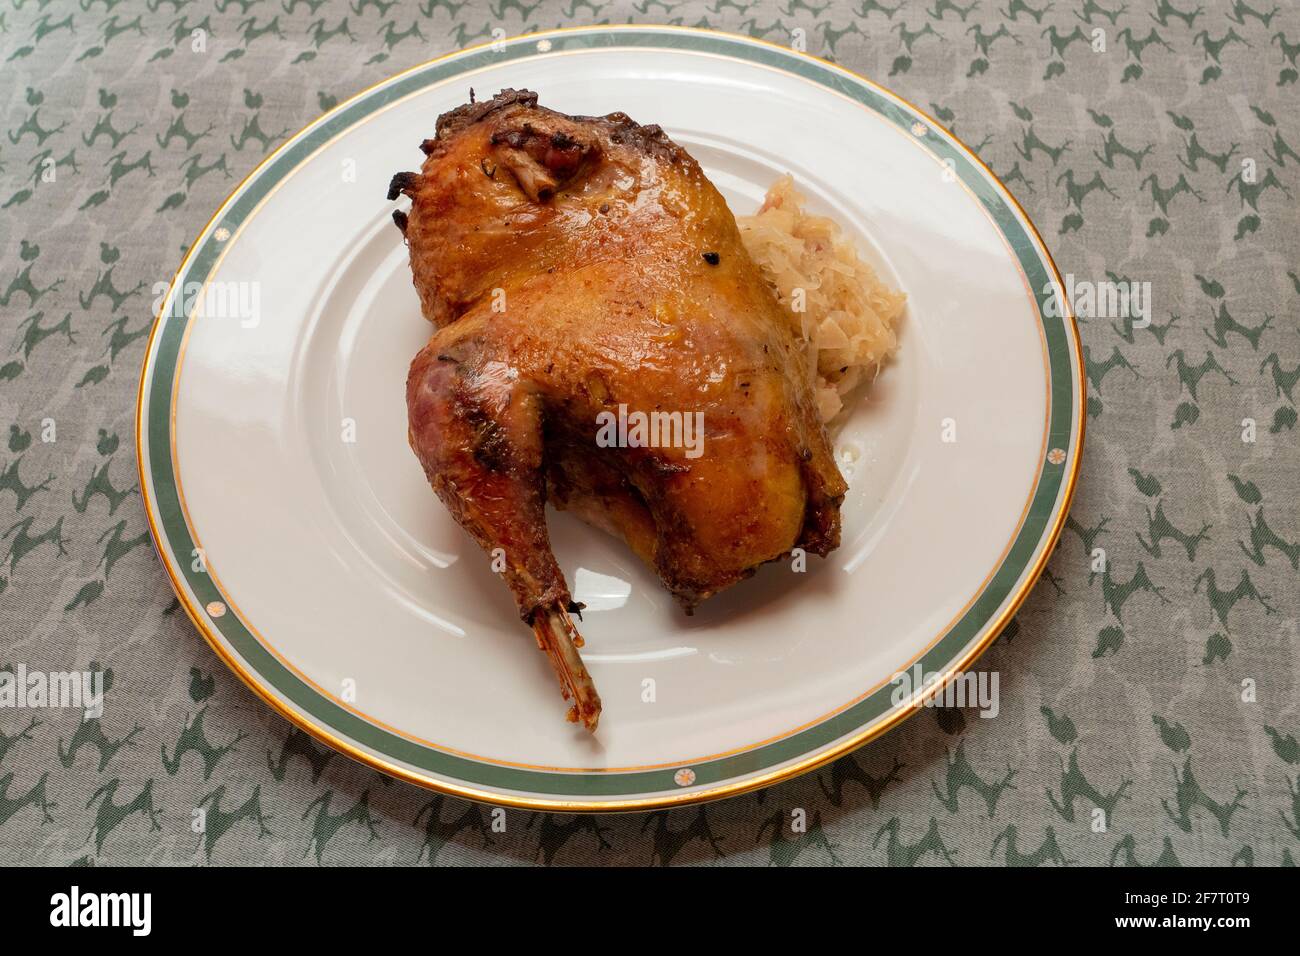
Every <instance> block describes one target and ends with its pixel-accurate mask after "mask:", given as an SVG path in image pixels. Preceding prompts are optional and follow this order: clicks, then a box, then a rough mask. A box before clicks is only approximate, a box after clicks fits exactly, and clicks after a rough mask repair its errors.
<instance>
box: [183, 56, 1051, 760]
mask: <svg viewBox="0 0 1300 956" xmlns="http://www.w3.org/2000/svg"><path fill="white" fill-rule="evenodd" d="M608 49H609V48H585V49H576V50H565V51H559V52H557V53H550V54H545V55H543V56H544V58H547V59H549V58H551V57H556V56H566V55H573V56H582V55H585V54H592V53H601V52H608ZM654 49H657V50H669V51H671V52H678V53H683V54H685V55H689V56H699V57H705V58H710V59H720V60H725V61H730V62H733V63H742V64H744V65H745V66H747V67H753V68H755V69H761V70H767V71H770V72H773V73H777V74H778V75H780V76H783V77H787V78H793V79H795V80H798V81H801V82H804V83H807V84H809V85H810V86H812V87H814V88H815V89H816V90H818V91H819V92H825V93H829V94H832V95H835V96H838V97H840V98H841V99H843V100H844V101H845V102H846V103H848V104H849V105H850V106H852V107H853V108H854V109H861V108H863V104H862V103H860V102H859V101H857V100H854V99H853V98H851V97H849V96H847V95H845V94H844V93H842V92H840V91H838V90H833V89H830V88H829V87H826V86H824V85H823V84H820V83H817V82H816V81H814V80H812V79H809V78H808V77H804V76H799V75H798V74H793V73H790V72H789V71H788V70H781V69H778V68H776V67H773V66H770V65H768V64H763V63H755V62H753V61H749V60H742V59H738V58H736V57H733V56H725V55H723V54H719V53H713V52H702V51H698V50H684V49H676V48H667V47H656V48H654ZM435 62H436V61H435ZM496 67H497V65H496V64H494V65H491V66H485V67H479V68H477V69H474V70H467V71H465V72H464V73H458V74H456V76H454V77H448V78H446V79H445V80H441V81H439V82H437V83H435V84H431V85H430V86H427V87H423V88H421V89H420V90H415V91H413V92H411V93H408V94H406V95H405V96H402V97H400V98H398V99H396V100H394V101H392V102H391V103H386V104H385V105H384V106H382V107H380V108H379V109H377V110H374V111H373V112H371V113H368V114H367V115H366V116H365V117H364V119H363V120H361V121H359V122H358V123H356V124H353V126H350V127H348V129H346V130H342V131H340V132H339V133H337V134H335V135H334V136H332V137H331V138H330V139H329V140H327V141H326V142H325V143H323V144H322V145H320V146H319V147H317V148H316V149H314V150H313V151H312V152H311V153H310V154H309V155H308V156H306V157H305V158H304V159H303V160H302V161H301V162H300V163H298V164H297V165H296V166H294V168H293V169H290V170H289V171H288V172H287V173H286V174H285V175H284V177H283V178H281V179H280V180H279V181H278V182H277V183H275V184H274V185H273V186H271V188H270V189H269V190H267V192H266V195H264V196H263V197H262V198H261V199H259V200H258V202H257V203H256V205H254V206H253V208H252V209H251V210H250V211H249V212H248V214H247V215H246V216H245V217H244V219H243V220H242V221H241V222H240V224H239V225H238V226H237V227H236V228H235V231H234V232H233V233H232V234H231V235H230V236H229V237H228V238H227V239H226V240H225V241H224V242H223V245H222V248H221V250H220V251H219V252H218V254H217V256H216V258H215V260H214V262H213V265H212V268H211V273H213V274H215V273H216V272H217V271H218V270H219V269H220V267H221V263H222V262H224V261H225V258H226V256H227V255H228V254H229V252H230V250H231V249H232V248H233V247H234V245H235V242H236V241H237V240H238V238H239V237H240V236H241V235H242V234H243V232H244V230H245V229H246V228H247V227H248V226H249V224H250V223H251V222H252V220H253V218H254V217H255V216H256V215H257V214H258V213H259V212H261V210H262V209H263V208H264V207H265V206H266V204H267V203H268V202H270V200H271V198H272V197H273V196H274V195H275V194H276V193H277V192H278V191H279V190H280V188H281V187H282V186H284V185H285V184H286V183H287V182H288V180H289V179H291V178H292V177H293V176H294V174H296V173H297V172H298V171H299V170H300V169H302V168H304V167H305V166H306V165H307V164H308V163H310V162H311V161H312V160H313V159H314V158H315V157H316V156H318V155H320V154H321V153H323V152H324V151H325V150H326V149H328V148H329V147H330V146H331V145H333V144H334V143H335V142H336V141H337V140H338V139H339V137H342V136H344V135H346V134H347V133H348V132H350V131H351V130H353V129H355V128H356V127H357V126H359V125H360V123H361V122H369V121H370V120H371V119H374V118H375V117H377V116H379V115H381V114H382V113H385V112H387V111H388V110H390V109H392V108H394V107H396V106H398V105H400V104H402V103H404V102H406V101H407V100H409V99H413V98H415V97H417V96H420V95H422V94H424V93H426V92H427V91H429V90H431V89H436V88H438V87H440V86H444V85H446V84H448V83H450V82H451V81H452V80H461V79H466V78H471V77H473V76H475V75H477V74H480V73H483V72H486V71H490V70H493V69H495V68H496ZM417 69H418V67H417ZM385 82H387V81H385ZM326 115H327V116H328V114H326ZM313 125H314V124H313ZM885 125H886V128H887V129H889V130H890V131H891V132H893V133H896V134H898V135H899V136H902V137H903V138H904V139H905V140H907V141H908V142H910V143H911V144H912V145H913V146H914V147H915V148H916V149H918V150H919V151H920V152H921V155H923V156H924V157H926V158H927V159H929V160H931V161H934V162H935V163H936V165H943V164H942V163H941V162H940V161H938V160H937V158H936V157H935V156H934V154H933V153H931V152H930V151H929V150H927V149H925V147H924V146H923V145H922V144H921V143H920V142H919V141H918V139H917V137H916V136H915V135H914V134H910V133H909V132H908V131H905V130H902V129H899V128H898V127H897V126H895V125H894V124H892V123H886V124H885ZM305 129H306V128H304V131H305ZM297 135H298V134H295V136H294V137H293V138H297ZM285 145H288V144H287V143H286V144H285ZM273 155H274V154H273ZM956 182H957V184H958V185H960V186H961V188H962V189H963V190H964V191H965V192H966V194H967V195H968V196H970V197H971V199H972V200H973V201H974V202H975V205H976V208H978V209H979V211H980V213H981V214H982V215H983V216H984V218H985V219H986V220H988V222H989V223H990V224H991V225H992V228H993V232H994V234H995V235H996V236H997V237H998V241H999V242H1001V243H1002V246H1003V248H1004V249H1006V250H1007V253H1008V255H1009V257H1010V259H1011V261H1012V263H1013V264H1014V266H1015V269H1016V272H1017V274H1018V275H1019V276H1020V279H1021V282H1022V284H1023V285H1024V289H1025V292H1026V294H1027V295H1028V297H1029V300H1030V307H1031V311H1033V310H1037V309H1038V302H1037V299H1036V298H1035V296H1034V293H1033V289H1032V287H1031V286H1030V284H1029V277H1028V276H1027V275H1026V274H1025V271H1024V269H1023V267H1022V266H1021V265H1020V261H1019V258H1018V257H1017V256H1016V253H1015V250H1014V249H1013V248H1012V247H1011V244H1010V243H1009V242H1008V241H1007V238H1006V236H1005V235H1003V234H1002V232H1001V230H1000V229H999V228H998V226H997V223H996V221H994V219H993V217H992V215H991V214H990V213H989V212H988V210H987V209H985V208H984V206H983V203H982V202H980V200H979V197H978V196H976V195H975V193H974V191H973V190H972V189H971V188H970V186H969V185H968V184H967V183H966V182H965V181H963V180H961V179H957V180H956ZM223 205H225V204H223ZM193 317H194V318H198V317H200V316H199V315H198V314H197V313H195V314H194V316H193ZM194 326H195V322H194V321H191V322H189V323H188V324H187V325H186V327H185V330H184V332H183V333H182V337H181V343H180V347H179V351H178V355H177V359H176V371H175V374H174V377H173V382H172V394H171V409H170V411H171V415H170V422H169V424H170V437H171V445H170V446H169V449H168V450H169V452H170V454H171V461H172V470H173V473H174V475H175V483H176V493H177V498H178V501H179V504H180V508H181V514H182V517H183V519H184V521H185V526H186V528H187V530H188V531H189V533H190V537H191V539H192V540H193V542H194V544H195V545H196V546H199V547H202V542H201V541H200V540H199V535H198V532H197V529H196V528H195V525H194V521H193V519H192V518H191V516H190V510H189V506H188V502H187V501H186V498H185V489H184V486H183V484H182V482H181V478H180V456H179V452H178V451H177V442H176V406H177V401H178V397H179V393H180V379H181V374H182V372H183V366H184V358H185V352H186V349H187V347H188V344H189V339H190V334H191V333H192V331H193V329H194ZM1035 328H1036V331H1037V333H1038V341H1039V343H1040V346H1041V351H1042V357H1043V368H1044V373H1043V377H1044V382H1043V384H1044V391H1045V398H1044V410H1045V415H1044V419H1043V437H1042V441H1041V443H1040V445H1039V452H1038V458H1037V459H1036V466H1035V468H1034V471H1033V473H1032V474H1031V481H1030V486H1029V496H1028V497H1027V498H1026V499H1025V505H1024V507H1023V508H1022V509H1021V510H1020V515H1019V516H1018V518H1017V520H1016V523H1015V526H1014V528H1013V529H1012V532H1011V535H1010V537H1009V538H1008V540H1007V543H1006V545H1005V546H1004V547H1003V548H1002V550H1001V551H1000V552H999V553H998V556H997V558H996V559H995V560H994V561H993V562H992V567H991V568H990V570H989V572H988V574H986V575H985V576H984V579H983V580H982V581H980V583H979V584H978V585H977V586H976V587H975V589H974V592H973V593H972V595H971V596H970V598H968V599H967V601H966V603H965V604H964V605H962V607H961V608H959V609H958V610H957V611H956V612H955V613H954V615H953V616H952V618H951V619H950V620H949V621H948V623H947V624H945V625H944V626H943V627H942V628H940V629H939V632H938V634H937V635H936V636H935V637H934V638H933V639H932V640H931V641H930V642H929V643H928V644H926V645H925V646H924V647H922V648H921V649H920V650H919V651H918V652H917V653H916V654H915V655H914V656H913V657H911V658H910V659H909V660H907V661H905V662H904V663H903V664H902V666H901V667H900V671H907V670H908V669H910V668H911V667H912V665H913V664H915V663H916V662H917V661H918V660H920V659H921V658H922V657H924V656H925V654H927V653H928V652H929V651H930V650H931V648H933V647H934V645H935V644H937V643H938V642H939V641H940V640H942V639H943V635H944V634H946V633H947V632H948V631H949V630H950V629H951V628H952V626H953V625H954V624H956V623H957V622H958V621H959V620H960V619H961V618H962V616H963V615H964V614H965V613H966V612H967V611H969V610H970V608H971V606H972V605H973V604H974V603H975V602H976V601H977V600H978V599H979V596H980V594H981V593H982V592H983V590H984V588H985V587H986V586H987V585H988V583H989V581H990V580H992V578H993V576H994V575H995V574H996V573H997V572H998V570H999V569H1000V568H1001V566H1002V562H1003V561H1004V560H1005V559H1006V556H1007V555H1008V554H1009V553H1010V551H1011V548H1012V547H1013V545H1014V544H1015V540H1016V538H1017V536H1018V535H1019V534H1020V530H1021V528H1022V527H1023V526H1024V522H1025V519H1026V517H1027V516H1028V514H1029V509H1030V507H1031V506H1032V504H1033V498H1034V492H1035V491H1036V490H1037V486H1038V481H1037V480H1036V479H1037V476H1038V475H1039V474H1040V473H1041V463H1042V462H1043V461H1044V460H1045V459H1044V456H1045V455H1046V453H1047V443H1048V438H1049V432H1050V425H1051V405H1052V398H1051V390H1052V375H1051V363H1050V358H1049V355H1048V348H1047V336H1046V333H1045V332H1044V330H1043V326H1042V323H1041V322H1035ZM205 573H206V574H207V575H208V577H209V578H210V579H211V580H212V582H213V584H214V586H215V587H216V589H217V590H218V591H219V592H220V593H221V596H222V598H223V599H224V603H225V604H226V607H227V609H228V610H230V611H231V612H232V613H234V614H235V616H236V617H237V618H238V619H239V621H240V622H241V624H242V625H243V626H244V628H245V629H246V630H247V631H248V632H249V633H250V634H251V635H252V636H253V637H254V638H255V639H256V640H257V642H258V643H259V644H260V645H261V646H262V648H263V649H264V650H266V651H268V652H269V653H270V654H271V655H272V656H274V657H275V659H276V660H277V661H279V662H280V664H281V665H282V666H283V667H284V668H285V669H286V670H288V671H289V672H291V673H292V674H293V675H294V676H295V677H297V678H298V679H299V680H300V681H302V682H303V683H304V684H306V685H307V686H309V687H311V688H312V689H313V690H315V691H316V692H317V693H318V694H319V695H320V696H321V697H323V698H325V699H327V700H329V701H330V702H332V703H333V704H334V705H335V706H337V707H339V708H341V709H343V710H346V711H347V712H348V713H350V714H352V715H353V716H355V717H358V718H360V719H362V720H364V721H366V722H367V723H369V724H371V725H372V726H375V727H379V728H381V729H383V730H386V731H388V732H389V733H392V734H394V735H396V736H399V737H402V738H403V739H405V740H408V741H411V742H412V743H416V744H419V745H421V746H423V747H426V748H429V749H431V750H436V751H438V752H440V753H445V754H451V755H453V756H456V757H462V758H465V759H468V760H473V761H476V762H478V763H482V764H487V765H491V766H498V767H510V768H514V769H523V770H535V771H540V772H546V773H635V772H638V771H650V770H666V769H670V768H673V767H682V766H690V765H699V764H702V763H707V762H709V761H713V760H719V759H722V758H724V757H729V756H733V755H735V754H739V753H745V752H748V751H752V750H757V749H759V748H761V747H764V746H767V745H769V744H772V743H776V742H778V741H780V740H785V739H788V738H789V737H792V736H794V735H795V734H798V733H801V732H802V731H805V730H807V729H809V728H810V727H814V726H816V725H818V724H821V723H823V722H825V721H827V720H829V719H831V718H832V717H835V716H837V715H839V714H841V713H843V712H844V711H845V710H847V709H849V708H850V707H853V706H855V705H857V704H858V703H861V702H862V701H863V700H865V699H866V698H868V697H870V696H871V695H872V694H873V693H875V692H876V691H878V690H879V689H880V688H881V687H883V686H885V684H887V683H889V681H888V679H885V680H881V681H878V682H877V683H876V684H874V685H872V686H871V687H869V688H867V689H866V690H865V691H862V692H861V693H859V694H858V695H857V696H856V697H854V698H852V699H851V700H849V701H847V702H846V703H844V704H841V705H839V706H837V707H835V708H833V709H832V710H830V711H828V712H826V713H823V714H819V715H818V716H816V717H814V718H811V719H810V720H808V721H805V722H804V723H802V724H799V725H798V726H796V727H793V728H790V729H788V730H785V731H782V732H781V733H779V734H775V735H773V736H771V737H767V738H765V739H763V740H759V741H754V742H751V743H747V744H744V745H742V746H739V747H733V748H731V749H730V750H724V751H720V752H718V753H712V754H704V755H696V756H693V757H686V758H683V759H681V760H674V761H670V762H666V763H657V764H639V765H632V766H621V767H558V766H555V765H553V764H531V763H523V762H520V761H511V760H504V759H501V758H498V757H486V756H484V755H482V754H476V753H472V752H470V751H467V750H459V749H457V748H455V747H451V746H448V745H447V744H442V743H438V742H437V741H433V740H428V739H427V738H424V737H420V736H417V735H415V734H413V733H410V732H409V731H406V730H403V729H401V728H400V727H395V726H393V725H392V724H389V723H386V722H385V721H382V720H380V719H379V718H377V717H375V716H373V715H372V714H368V713H366V712H365V711H363V710H361V709H360V708H358V707H356V706H355V705H353V704H351V703H348V702H347V701H345V700H343V699H341V698H339V697H337V696H335V695H334V693H333V692H331V691H329V690H327V689H326V688H324V687H322V686H321V685H320V684H318V683H317V682H316V681H315V680H313V679H312V678H311V677H310V676H309V675H308V674H306V673H304V672H303V671H302V670H300V669H299V668H298V666H297V665H296V664H294V663H293V661H292V660H291V659H289V658H288V657H286V656H285V655H284V654H283V653H281V652H280V651H279V649H277V648H276V646H275V645H274V644H272V643H271V642H270V641H269V640H267V638H266V636H265V635H263V634H262V632H261V631H260V630H259V629H258V628H257V626H256V625H255V624H254V623H253V622H252V619H251V618H250V617H249V616H248V615H247V614H245V613H244V611H243V610H242V609H241V608H240V607H239V605H238V603H237V602H236V601H235V600H234V598H233V597H232V596H231V592H230V589H229V588H227V587H226V586H225V585H224V584H222V582H221V577H220V575H218V574H217V571H216V567H215V565H214V564H213V563H212V562H211V561H210V560H209V561H207V563H206V566H205Z"/></svg>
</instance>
